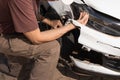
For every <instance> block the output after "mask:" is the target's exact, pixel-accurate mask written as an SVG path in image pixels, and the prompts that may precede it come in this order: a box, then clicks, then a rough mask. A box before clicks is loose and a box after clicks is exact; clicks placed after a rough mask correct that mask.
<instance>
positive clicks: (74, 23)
mask: <svg viewBox="0 0 120 80" xmlns="http://www.w3.org/2000/svg"><path fill="white" fill-rule="evenodd" d="M68 22H69V23H71V24H73V25H74V26H75V27H76V28H81V27H80V25H79V22H78V21H76V20H73V19H69V20H68Z"/></svg>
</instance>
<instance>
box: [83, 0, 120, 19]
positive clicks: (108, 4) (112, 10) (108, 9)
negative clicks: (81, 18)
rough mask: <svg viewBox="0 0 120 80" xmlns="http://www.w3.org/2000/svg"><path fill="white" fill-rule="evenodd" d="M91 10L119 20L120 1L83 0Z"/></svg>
mask: <svg viewBox="0 0 120 80" xmlns="http://www.w3.org/2000/svg"><path fill="white" fill-rule="evenodd" d="M84 1H85V3H86V4H87V5H89V6H91V7H92V8H94V9H96V10H98V11H100V12H102V13H105V14H107V15H110V16H112V17H115V18H117V19H120V9H119V7H120V0H84Z"/></svg>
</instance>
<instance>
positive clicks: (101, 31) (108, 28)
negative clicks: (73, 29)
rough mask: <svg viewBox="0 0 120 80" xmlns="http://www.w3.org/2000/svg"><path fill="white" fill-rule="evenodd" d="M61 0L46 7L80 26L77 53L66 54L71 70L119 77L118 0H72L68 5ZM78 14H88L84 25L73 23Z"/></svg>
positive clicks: (119, 12)
mask: <svg viewBox="0 0 120 80" xmlns="http://www.w3.org/2000/svg"><path fill="white" fill-rule="evenodd" d="M62 1H63V2H62ZM62 1H60V0H59V1H49V4H50V6H52V8H54V9H55V10H56V12H57V13H58V14H59V16H64V15H69V18H70V20H72V21H73V24H75V25H77V26H79V27H80V35H79V38H78V44H79V45H80V47H79V49H80V51H81V52H80V53H78V54H75V55H70V58H71V60H72V62H73V65H72V69H74V70H75V71H77V72H79V71H80V72H81V71H82V72H83V73H87V74H94V75H102V76H112V77H120V10H119V9H118V8H119V6H120V0H115V1H114V0H104V1H103V0H74V1H73V0H72V1H73V2H70V3H71V4H70V3H69V4H64V1H66V0H62ZM68 1H69V0H68ZM70 1H71V0H70ZM65 3H66V2H65ZM59 5H62V6H59ZM80 11H87V12H88V13H89V14H90V18H89V21H88V23H87V25H86V26H84V25H81V24H79V23H77V22H76V21H75V20H74V19H77V18H78V17H79V12H80ZM68 12H69V13H71V15H70V14H68Z"/></svg>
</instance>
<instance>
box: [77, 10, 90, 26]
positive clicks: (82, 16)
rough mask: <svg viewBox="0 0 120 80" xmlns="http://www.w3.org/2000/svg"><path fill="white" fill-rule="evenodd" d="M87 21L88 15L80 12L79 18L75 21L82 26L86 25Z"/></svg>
mask: <svg viewBox="0 0 120 80" xmlns="http://www.w3.org/2000/svg"><path fill="white" fill-rule="evenodd" d="M88 19H89V14H88V13H87V12H81V13H80V17H79V19H78V20H77V21H78V22H80V23H81V24H83V25H86V24H87V22H88Z"/></svg>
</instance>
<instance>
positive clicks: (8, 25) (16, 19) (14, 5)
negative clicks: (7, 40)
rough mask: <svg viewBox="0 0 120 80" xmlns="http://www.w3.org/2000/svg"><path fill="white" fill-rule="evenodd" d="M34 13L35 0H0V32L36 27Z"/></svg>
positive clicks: (25, 30)
mask: <svg viewBox="0 0 120 80" xmlns="http://www.w3.org/2000/svg"><path fill="white" fill-rule="evenodd" d="M36 13H37V4H36V0H0V33H13V32H19V33H24V32H29V31H32V30H35V29H37V28H38V23H37V19H36V15H35V14H36Z"/></svg>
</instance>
